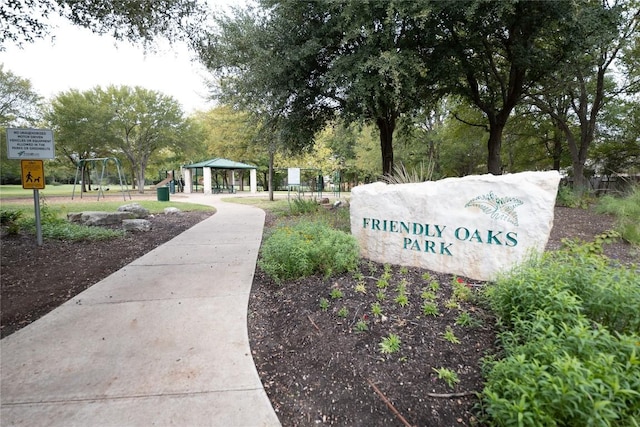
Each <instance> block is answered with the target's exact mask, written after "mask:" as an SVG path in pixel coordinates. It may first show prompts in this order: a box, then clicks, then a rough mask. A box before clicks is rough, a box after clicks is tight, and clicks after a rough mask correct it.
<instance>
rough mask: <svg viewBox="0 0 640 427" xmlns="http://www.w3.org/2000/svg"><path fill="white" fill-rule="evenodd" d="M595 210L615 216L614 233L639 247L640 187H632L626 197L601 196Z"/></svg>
mask: <svg viewBox="0 0 640 427" xmlns="http://www.w3.org/2000/svg"><path fill="white" fill-rule="evenodd" d="M596 210H597V211H598V212H600V213H607V214H612V215H615V217H616V227H615V229H616V231H617V232H618V233H620V235H621V236H622V238H623V239H625V240H626V241H627V242H629V243H632V244H634V245H640V187H634V188H633V189H632V190H631V192H630V193H629V194H628V195H627V196H626V197H623V198H621V197H613V196H609V195H607V196H603V197H602V198H601V199H600V201H599V202H598V205H597V206H596Z"/></svg>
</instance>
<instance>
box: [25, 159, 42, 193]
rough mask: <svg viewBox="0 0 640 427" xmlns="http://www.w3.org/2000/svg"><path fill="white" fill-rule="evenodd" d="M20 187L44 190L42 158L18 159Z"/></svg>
mask: <svg viewBox="0 0 640 427" xmlns="http://www.w3.org/2000/svg"><path fill="white" fill-rule="evenodd" d="M20 166H21V167H22V188H24V189H25V190H31V189H33V190H44V163H43V161H42V160H20Z"/></svg>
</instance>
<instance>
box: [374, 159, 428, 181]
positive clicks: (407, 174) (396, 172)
mask: <svg viewBox="0 0 640 427" xmlns="http://www.w3.org/2000/svg"><path fill="white" fill-rule="evenodd" d="M434 167H435V162H433V161H431V159H430V161H429V162H428V164H427V165H426V167H425V165H424V163H420V168H419V169H418V168H416V169H411V170H407V168H406V167H405V166H404V164H403V163H401V162H399V163H395V164H394V165H393V172H392V173H391V174H389V175H384V176H383V177H382V181H383V182H386V183H387V184H410V183H415V182H425V181H431V180H432V178H433V170H434Z"/></svg>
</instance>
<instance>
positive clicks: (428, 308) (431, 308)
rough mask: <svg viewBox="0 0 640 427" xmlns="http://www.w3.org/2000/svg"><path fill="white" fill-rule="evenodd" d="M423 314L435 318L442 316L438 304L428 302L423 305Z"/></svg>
mask: <svg viewBox="0 0 640 427" xmlns="http://www.w3.org/2000/svg"><path fill="white" fill-rule="evenodd" d="M422 312H423V313H424V315H425V316H434V317H435V316H437V315H439V314H440V311H439V310H438V306H437V305H436V303H434V302H427V301H425V302H424V304H422Z"/></svg>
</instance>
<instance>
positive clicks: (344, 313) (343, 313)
mask: <svg viewBox="0 0 640 427" xmlns="http://www.w3.org/2000/svg"><path fill="white" fill-rule="evenodd" d="M348 315H349V309H348V308H347V307H342V308H341V309H340V310H338V317H342V318H343V319H344V318H345V317H347V316H348Z"/></svg>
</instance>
